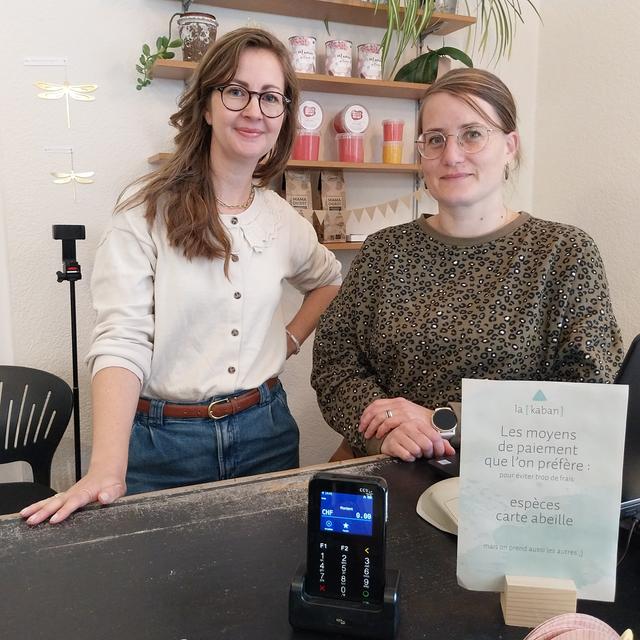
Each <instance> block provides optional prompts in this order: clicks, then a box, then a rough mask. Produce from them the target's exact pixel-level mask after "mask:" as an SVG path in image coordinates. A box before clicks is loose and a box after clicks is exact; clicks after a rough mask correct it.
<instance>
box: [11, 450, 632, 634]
mask: <svg viewBox="0 0 640 640" xmlns="http://www.w3.org/2000/svg"><path fill="white" fill-rule="evenodd" d="M323 468H332V469H335V470H340V471H341V472H348V473H358V474H372V475H381V476H383V477H385V478H386V480H387V482H388V484H389V547H388V556H387V566H388V567H389V568H396V569H399V570H400V574H401V584H400V586H401V619H400V629H399V634H398V638H399V639H403V638H406V639H409V638H410V639H412V640H417V639H418V638H434V639H438V640H441V639H447V640H449V639H460V640H462V639H464V640H485V639H486V640H496V639H504V640H512V639H513V640H516V639H522V638H524V636H525V635H526V630H525V629H519V628H514V627H506V626H504V624H503V623H502V615H501V612H500V605H499V596H498V594H494V593H476V592H470V591H465V590H464V589H461V588H460V587H458V585H457V583H456V576H455V571H456V553H455V551H456V541H455V538H454V537H453V536H450V535H448V534H444V533H442V532H440V531H438V530H436V529H434V528H433V527H431V526H430V525H428V524H427V523H426V522H424V521H423V520H422V519H420V517H419V516H418V515H417V514H416V512H415V505H416V502H417V499H418V497H419V496H420V494H421V493H422V492H423V491H424V490H425V489H426V488H427V486H428V485H429V484H431V483H432V482H433V481H434V479H435V478H434V476H433V475H432V473H433V471H432V469H431V468H430V467H429V466H428V465H426V464H425V463H424V462H422V461H418V462H417V463H414V464H404V463H400V462H397V461H393V460H388V459H382V458H373V459H367V460H364V461H355V462H352V463H342V464H338V465H327V466H326V467H323ZM317 470H318V467H315V468H308V469H305V470H301V471H299V472H287V473H281V474H270V475H267V476H259V477H256V478H253V479H251V478H250V479H243V480H239V481H232V482H222V483H214V484H209V485H200V486H197V487H190V488H186V489H175V490H172V491H166V492H159V493H155V494H146V495H144V496H138V497H136V496H133V497H131V498H127V499H124V500H122V501H120V502H118V503H116V504H114V505H111V506H109V507H102V508H90V509H87V510H85V511H83V512H81V513H78V514H76V515H75V516H73V517H72V518H71V519H70V520H69V521H68V522H65V523H62V524H61V525H58V526H55V527H54V526H50V525H41V526H39V527H36V528H34V529H31V528H29V527H28V526H27V525H26V524H25V523H24V522H23V521H21V520H19V519H16V518H15V517H13V518H12V517H4V518H0V541H1V545H0V567H1V569H0V638H2V640H18V639H20V640H22V639H25V640H36V639H39V638H42V639H45V638H46V639H56V640H62V639H64V640H75V639H77V640H90V639H91V640H101V639H104V640H107V639H108V640H134V639H135V640H141V639H147V638H148V639H153V640H164V639H167V640H181V639H185V640H200V639H209V638H212V639H213V638H230V639H233V640H242V639H247V640H271V639H273V640H283V639H287V638H309V639H312V638H319V637H320V636H316V635H314V634H309V633H299V632H298V633H297V632H293V631H292V630H291V628H290V627H289V624H288V621H287V598H288V587H289V581H290V579H291V577H292V576H293V573H294V571H295V569H296V567H297V565H298V563H299V562H300V561H302V560H303V559H304V554H305V535H306V526H305V520H306V489H307V481H308V479H309V475H310V474H311V473H312V472H314V471H317ZM639 538H640V536H635V540H634V543H633V545H632V548H631V549H630V551H629V554H628V556H627V558H626V559H625V561H624V563H623V564H622V565H621V568H620V571H619V576H618V588H617V598H616V602H615V604H605V603H592V602H585V601H580V602H579V610H580V611H583V612H585V613H591V614H593V615H596V616H598V617H600V618H602V619H603V620H605V621H606V622H608V623H609V624H610V625H611V626H613V627H614V628H615V629H616V630H618V631H619V632H622V631H623V630H624V629H625V628H626V627H632V628H634V629H635V631H636V633H640V543H639Z"/></svg>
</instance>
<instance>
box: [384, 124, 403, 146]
mask: <svg viewBox="0 0 640 640" xmlns="http://www.w3.org/2000/svg"><path fill="white" fill-rule="evenodd" d="M403 132H404V120H383V121H382V134H383V140H384V141H385V142H402V134H403Z"/></svg>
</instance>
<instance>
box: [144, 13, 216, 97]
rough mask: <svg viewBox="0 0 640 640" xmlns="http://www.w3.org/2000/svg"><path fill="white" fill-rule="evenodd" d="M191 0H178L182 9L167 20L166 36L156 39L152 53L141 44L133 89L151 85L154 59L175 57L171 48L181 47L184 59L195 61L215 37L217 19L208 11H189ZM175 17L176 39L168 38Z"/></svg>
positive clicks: (146, 46)
mask: <svg viewBox="0 0 640 640" xmlns="http://www.w3.org/2000/svg"><path fill="white" fill-rule="evenodd" d="M191 2H192V0H182V12H181V13H174V14H173V15H172V16H171V19H170V20H169V35H168V36H159V37H158V38H157V39H156V50H155V51H154V52H153V53H152V52H151V47H150V46H149V45H148V44H143V45H142V54H141V56H140V58H139V60H138V64H136V71H137V72H138V73H139V74H140V76H139V77H138V80H137V85H136V89H138V91H140V90H141V89H142V88H143V87H146V86H148V85H149V84H151V79H152V77H153V75H152V74H153V65H154V64H155V62H156V60H168V59H171V58H173V57H175V53H174V52H173V51H169V49H175V48H177V47H182V58H183V59H184V60H190V61H198V60H200V58H201V57H202V56H203V55H204V52H205V51H206V50H207V48H208V47H209V45H210V44H213V42H215V39H216V33H217V29H218V21H217V20H216V18H215V16H213V15H211V14H209V13H199V12H190V11H189V7H190V6H191ZM176 17H177V18H178V29H179V33H180V37H179V38H175V39H173V40H172V39H171V27H172V24H173V20H174V18H176Z"/></svg>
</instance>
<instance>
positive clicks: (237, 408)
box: [138, 378, 278, 420]
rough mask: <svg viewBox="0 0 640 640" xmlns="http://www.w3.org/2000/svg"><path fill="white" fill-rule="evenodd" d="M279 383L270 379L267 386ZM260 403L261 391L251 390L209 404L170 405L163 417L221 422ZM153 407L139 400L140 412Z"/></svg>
mask: <svg viewBox="0 0 640 640" xmlns="http://www.w3.org/2000/svg"><path fill="white" fill-rule="evenodd" d="M277 382H278V378H269V380H267V382H266V384H267V387H269V390H271V389H273V387H275V386H276V383H277ZM259 402H260V390H259V389H251V391H247V392H246V393H241V394H240V395H239V396H231V397H228V398H220V399H219V400H214V401H213V402H211V403H209V404H170V403H167V404H165V405H164V409H163V411H162V415H163V416H167V417H168V418H211V419H212V420H220V419H222V418H226V417H227V416H231V415H233V414H234V413H240V412H241V411H244V410H245V409H248V408H249V407H253V406H254V405H256V404H258V403H259ZM150 406H151V401H150V400H145V399H144V398H140V399H139V400H138V411H140V412H142V413H149V408H150Z"/></svg>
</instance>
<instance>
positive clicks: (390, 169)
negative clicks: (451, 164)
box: [287, 160, 420, 173]
mask: <svg viewBox="0 0 640 640" xmlns="http://www.w3.org/2000/svg"><path fill="white" fill-rule="evenodd" d="M287 166H288V167H289V168H291V169H318V170H321V169H342V170H343V171H362V172H371V173H418V172H419V171H420V165H419V164H385V163H383V162H338V161H331V160H289V162H288V163H287Z"/></svg>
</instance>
